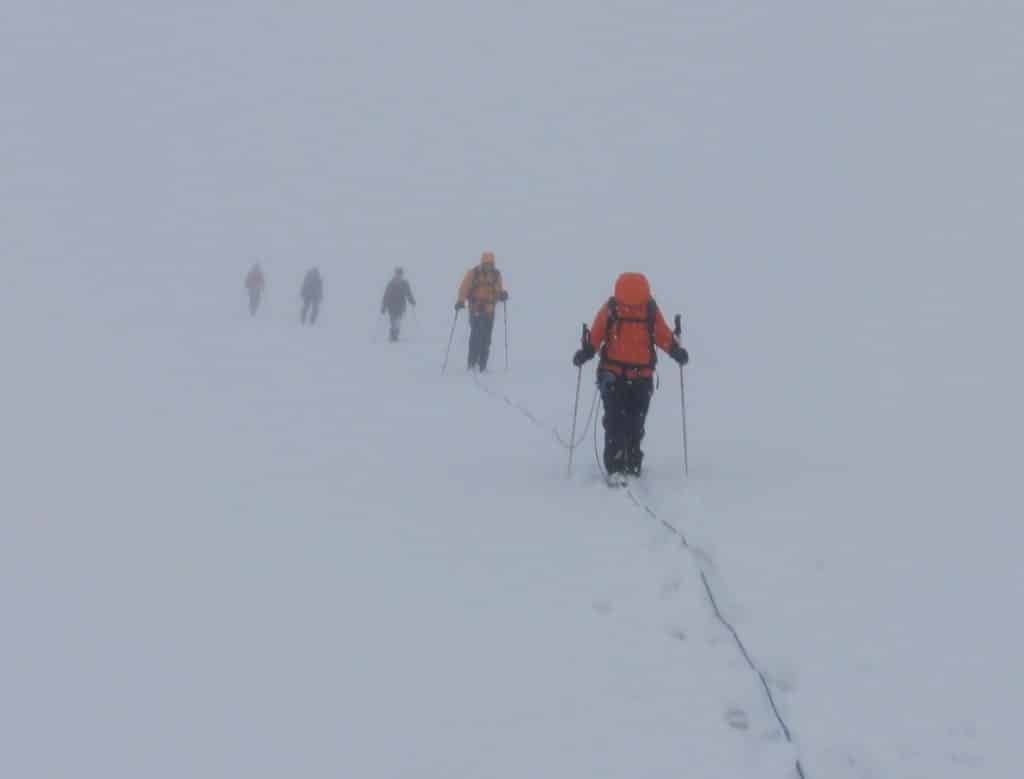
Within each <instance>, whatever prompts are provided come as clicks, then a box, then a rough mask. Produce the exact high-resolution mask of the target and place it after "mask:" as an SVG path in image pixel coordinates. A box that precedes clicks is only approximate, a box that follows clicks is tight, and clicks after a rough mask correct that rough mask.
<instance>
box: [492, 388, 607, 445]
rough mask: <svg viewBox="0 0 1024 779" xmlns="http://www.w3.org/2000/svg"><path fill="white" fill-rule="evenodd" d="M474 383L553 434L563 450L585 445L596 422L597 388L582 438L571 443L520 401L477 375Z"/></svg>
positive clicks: (581, 434)
mask: <svg viewBox="0 0 1024 779" xmlns="http://www.w3.org/2000/svg"><path fill="white" fill-rule="evenodd" d="M473 382H474V383H475V384H476V386H477V387H479V388H480V390H481V391H482V392H483V393H484V394H486V395H490V396H491V397H492V398H495V399H496V400H500V401H502V402H503V403H504V404H505V405H506V406H508V407H509V408H513V409H515V410H516V411H518V412H519V413H520V414H522V415H523V416H524V417H526V418H527V419H529V420H530V421H531V422H532V423H533V424H534V425H535V426H536V427H539V428H541V429H542V430H545V429H547V430H549V431H550V432H551V435H552V436H554V438H555V442H556V443H557V444H558V445H559V446H561V447H562V448H563V449H570V448H572V449H575V448H576V447H577V446H579V445H580V444H581V443H583V441H584V440H586V437H587V433H588V432H589V429H590V425H591V424H592V423H593V421H594V409H596V408H597V399H598V396H599V393H598V391H597V388H596V387H595V388H594V397H593V399H592V400H591V401H590V411H589V412H587V422H586V425H584V427H583V432H582V433H580V437H579V438H578V439H577V440H576V441H574V442H572V443H570V442H568V441H566V440H565V438H564V437H563V436H562V434H561V433H560V432H558V428H557V427H555V426H552V427H551V428H547V427H546V426H545V425H544V423H543V422H541V421H540V420H539V419H538V418H537V417H536V416H535V415H534V413H533V412H532V411H530V409H528V408H527V407H526V406H524V405H523V404H522V403H519V402H518V401H516V400H513V399H512V398H510V397H509V396H508V395H506V394H505V393H503V392H498V391H497V390H494V389H491V388H490V387H488V386H487V385H486V384H484V382H483V381H481V380H480V377H479V376H477V374H475V373H474V374H473ZM595 429H596V428H595Z"/></svg>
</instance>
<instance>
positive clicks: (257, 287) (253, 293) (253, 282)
mask: <svg viewBox="0 0 1024 779" xmlns="http://www.w3.org/2000/svg"><path fill="white" fill-rule="evenodd" d="M264 286H266V279H264V278H263V269H262V268H261V267H260V264H259V263H258V262H257V263H256V264H255V265H253V266H252V268H250V269H249V272H248V273H247V274H246V275H245V290H246V292H248V293H249V316H256V309H258V308H259V307H260V299H261V298H262V297H263V287H264Z"/></svg>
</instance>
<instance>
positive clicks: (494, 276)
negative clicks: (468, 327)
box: [458, 252, 505, 316]
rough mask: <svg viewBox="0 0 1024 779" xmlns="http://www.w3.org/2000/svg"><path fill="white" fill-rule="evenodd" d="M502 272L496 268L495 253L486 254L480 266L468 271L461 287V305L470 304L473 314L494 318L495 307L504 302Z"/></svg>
mask: <svg viewBox="0 0 1024 779" xmlns="http://www.w3.org/2000/svg"><path fill="white" fill-rule="evenodd" d="M504 293H505V287H504V285H503V284H502V281H501V271H500V270H498V269H497V268H495V267H494V252H484V253H483V255H482V256H481V257H480V264H479V265H477V266H476V267H475V268H470V269H469V270H468V271H466V275H465V276H464V277H463V279H462V283H461V284H460V285H459V297H458V302H459V303H466V302H467V301H468V302H469V312H470V313H471V314H486V315H487V316H494V307H495V305H497V303H498V301H499V300H504Z"/></svg>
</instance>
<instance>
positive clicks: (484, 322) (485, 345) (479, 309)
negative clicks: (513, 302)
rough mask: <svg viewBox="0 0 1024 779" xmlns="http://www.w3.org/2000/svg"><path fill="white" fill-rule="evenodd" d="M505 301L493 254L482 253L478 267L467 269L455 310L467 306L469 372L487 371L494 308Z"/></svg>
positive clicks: (502, 285)
mask: <svg viewBox="0 0 1024 779" xmlns="http://www.w3.org/2000/svg"><path fill="white" fill-rule="evenodd" d="M506 300H508V292H506V291H505V287H504V284H503V283H502V280H501V271H500V270H498V269H497V268H496V267H494V252H484V253H483V254H482V255H481V256H480V264H479V265H477V266H476V267H475V268H470V269H469V270H468V271H467V272H466V275H465V276H464V277H463V279H462V283H461V284H460V285H459V296H458V299H457V300H456V301H455V310H456V311H461V310H462V309H463V308H465V307H466V305H467V303H468V304H469V359H468V361H467V367H468V369H469V370H473V368H477V369H478V370H480V371H485V370H487V358H488V356H489V355H490V353H491V335H492V334H493V332H494V307H495V306H496V305H497V304H498V302H499V301H500V302H504V301H506Z"/></svg>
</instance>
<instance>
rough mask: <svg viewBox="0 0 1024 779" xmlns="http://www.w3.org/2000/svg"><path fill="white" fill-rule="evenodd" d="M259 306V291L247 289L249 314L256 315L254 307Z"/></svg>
mask: <svg viewBox="0 0 1024 779" xmlns="http://www.w3.org/2000/svg"><path fill="white" fill-rule="evenodd" d="M259 307H260V291H259V290H258V289H250V290H249V316H255V315H256V309H258V308H259Z"/></svg>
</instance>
